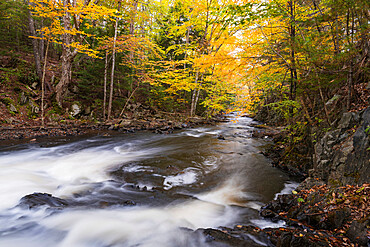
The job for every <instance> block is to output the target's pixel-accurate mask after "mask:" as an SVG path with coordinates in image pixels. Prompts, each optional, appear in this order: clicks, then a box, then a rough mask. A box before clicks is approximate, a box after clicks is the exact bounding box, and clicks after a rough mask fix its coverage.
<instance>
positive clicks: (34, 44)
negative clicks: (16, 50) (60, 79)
mask: <svg viewBox="0 0 370 247" xmlns="http://www.w3.org/2000/svg"><path fill="white" fill-rule="evenodd" d="M27 3H28V4H29V5H30V3H29V2H28V1H27ZM28 26H29V29H30V34H31V36H34V37H35V36H36V31H35V21H34V20H33V18H32V14H31V11H30V9H28ZM31 40H32V48H33V56H34V58H35V67H36V73H37V76H38V77H39V78H40V79H41V78H42V69H41V61H40V53H39V47H38V45H37V44H38V41H37V39H31Z"/></svg>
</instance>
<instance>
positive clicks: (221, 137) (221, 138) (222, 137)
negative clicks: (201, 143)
mask: <svg viewBox="0 0 370 247" xmlns="http://www.w3.org/2000/svg"><path fill="white" fill-rule="evenodd" d="M217 139H219V140H225V137H224V136H223V135H218V136H217Z"/></svg>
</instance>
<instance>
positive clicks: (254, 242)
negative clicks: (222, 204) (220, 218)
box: [195, 225, 269, 247]
mask: <svg viewBox="0 0 370 247" xmlns="http://www.w3.org/2000/svg"><path fill="white" fill-rule="evenodd" d="M195 233H196V234H200V235H203V236H204V237H205V241H206V243H208V244H209V245H210V246H232V247H260V246H267V243H268V242H269V240H268V239H267V238H266V236H265V235H264V234H263V232H261V230H260V229H259V228H255V227H253V226H241V225H238V226H236V227H235V228H233V229H231V228H227V227H222V228H221V229H211V228H207V229H203V228H200V229H197V230H196V231H195Z"/></svg>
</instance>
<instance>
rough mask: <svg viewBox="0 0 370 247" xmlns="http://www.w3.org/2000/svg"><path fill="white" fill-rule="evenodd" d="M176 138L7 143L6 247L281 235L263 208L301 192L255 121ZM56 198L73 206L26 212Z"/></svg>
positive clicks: (181, 242)
mask: <svg viewBox="0 0 370 247" xmlns="http://www.w3.org/2000/svg"><path fill="white" fill-rule="evenodd" d="M229 118H230V120H231V121H229V122H226V123H219V124H217V125H213V126H202V127H196V128H189V129H183V130H178V131H175V132H174V133H172V134H165V135H160V134H154V133H151V132H146V131H142V132H138V133H130V134H121V133H118V132H116V133H111V134H109V135H103V134H99V135H93V134H90V135H84V136H79V137H68V138H67V137H59V138H58V137H53V138H44V139H42V138H40V139H37V141H36V142H31V143H27V142H24V143H18V144H16V145H8V144H9V143H7V144H6V145H2V144H1V142H0V246H7V247H11V246H14V247H15V246H16V247H22V246H24V247H33V246H37V247H44V246H45V247H46V246H47V247H49V246H58V247H71V246H73V247H79V246H81V247H108V246H109V247H118V246H169V247H175V246H209V244H208V243H207V241H206V239H204V238H203V237H202V236H200V235H194V234H192V232H193V231H194V230H196V229H198V228H218V227H220V226H227V227H233V226H235V225H237V224H250V225H255V226H259V227H266V226H279V224H280V223H276V225H273V224H274V223H272V222H268V221H266V220H263V219H262V218H261V217H260V216H259V215H258V210H259V209H260V207H261V206H262V205H264V204H265V203H267V202H268V201H270V200H272V199H274V197H275V196H276V195H277V194H278V193H289V192H290V191H291V190H292V189H293V188H294V187H295V186H296V185H297V184H296V183H295V182H293V181H291V180H290V179H289V177H288V176H287V175H285V174H284V173H283V172H281V171H280V170H278V169H276V168H274V167H272V166H271V164H270V161H269V160H268V159H267V158H266V157H264V156H263V155H262V153H261V151H262V149H263V146H264V145H266V144H268V143H269V139H268V138H266V139H264V138H258V139H256V138H252V131H253V127H252V126H251V124H252V123H253V120H252V119H251V118H248V117H238V116H237V115H236V114H234V115H230V116H229ZM33 193H48V194H50V195H52V196H53V197H56V198H60V199H62V200H65V201H66V202H68V205H65V206H60V207H50V205H40V206H34V207H28V208H27V207H25V205H24V204H23V205H22V204H21V205H20V200H21V198H22V197H24V196H26V195H29V194H33Z"/></svg>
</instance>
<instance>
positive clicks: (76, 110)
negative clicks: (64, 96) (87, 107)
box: [70, 103, 82, 117]
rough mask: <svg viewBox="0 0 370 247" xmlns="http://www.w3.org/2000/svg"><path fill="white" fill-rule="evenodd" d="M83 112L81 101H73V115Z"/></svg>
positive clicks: (71, 112)
mask: <svg viewBox="0 0 370 247" xmlns="http://www.w3.org/2000/svg"><path fill="white" fill-rule="evenodd" d="M81 112H82V109H81V105H80V104H79V103H73V104H72V106H71V111H70V114H71V116H72V117H77V116H78V115H79V114H80V113H81Z"/></svg>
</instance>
